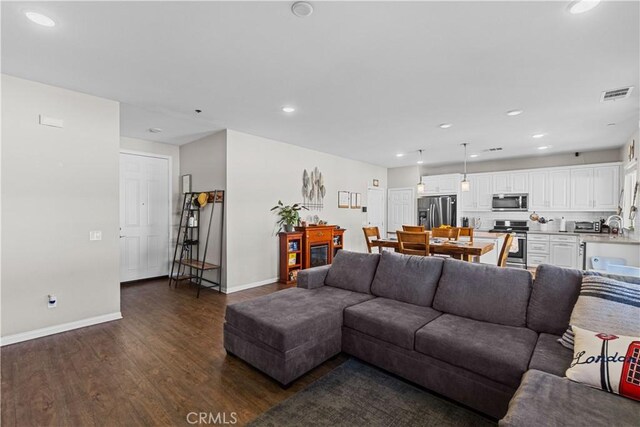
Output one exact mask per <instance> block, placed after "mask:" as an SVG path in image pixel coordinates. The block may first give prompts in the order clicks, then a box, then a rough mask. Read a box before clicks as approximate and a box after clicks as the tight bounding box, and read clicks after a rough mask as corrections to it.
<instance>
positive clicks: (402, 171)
mask: <svg viewBox="0 0 640 427" xmlns="http://www.w3.org/2000/svg"><path fill="white" fill-rule="evenodd" d="M387 173H388V176H387V177H388V179H389V188H403V187H415V186H416V185H417V184H418V183H419V182H420V176H421V175H420V166H418V165H415V166H405V167H400V168H389V169H388V170H387Z"/></svg>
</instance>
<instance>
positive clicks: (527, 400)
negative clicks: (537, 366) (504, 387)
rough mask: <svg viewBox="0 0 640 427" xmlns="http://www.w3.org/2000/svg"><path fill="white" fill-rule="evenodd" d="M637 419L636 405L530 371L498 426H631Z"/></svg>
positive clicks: (546, 374)
mask: <svg viewBox="0 0 640 427" xmlns="http://www.w3.org/2000/svg"><path fill="white" fill-rule="evenodd" d="M639 417H640V405H639V404H638V402H634V401H633V400H630V399H625V398H624V397H620V396H616V395H614V394H609V393H605V392H603V391H601V390H596V389H594V388H591V387H587V386H584V385H582V384H578V383H574V382H572V381H569V380H568V379H566V378H560V377H557V376H555V375H551V374H548V373H546V372H541V371H536V370H533V369H532V370H529V371H527V373H525V374H524V376H523V377H522V384H520V387H519V388H518V391H516V394H515V395H514V396H513V398H512V399H511V402H509V411H508V412H507V415H506V416H505V417H504V418H503V419H502V420H500V423H499V425H500V426H504V427H537V426H541V425H545V426H558V427H560V426H612V425H616V426H633V425H638V418H639Z"/></svg>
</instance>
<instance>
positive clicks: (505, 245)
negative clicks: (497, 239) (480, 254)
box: [498, 234, 513, 267]
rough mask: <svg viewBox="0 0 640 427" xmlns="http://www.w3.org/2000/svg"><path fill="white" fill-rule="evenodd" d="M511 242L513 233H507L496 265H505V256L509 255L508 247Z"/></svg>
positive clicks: (509, 247)
mask: <svg viewBox="0 0 640 427" xmlns="http://www.w3.org/2000/svg"><path fill="white" fill-rule="evenodd" d="M512 243H513V234H507V237H505V238H504V243H503V244H502V249H501V250H500V256H499V257H498V267H506V265H507V258H508V257H509V249H511V244H512Z"/></svg>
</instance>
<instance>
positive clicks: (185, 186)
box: [181, 174, 191, 194]
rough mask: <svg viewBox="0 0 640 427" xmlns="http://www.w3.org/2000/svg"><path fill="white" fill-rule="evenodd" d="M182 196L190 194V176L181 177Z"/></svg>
mask: <svg viewBox="0 0 640 427" xmlns="http://www.w3.org/2000/svg"><path fill="white" fill-rule="evenodd" d="M181 183H182V194H184V193H191V174H187V175H182V181H181Z"/></svg>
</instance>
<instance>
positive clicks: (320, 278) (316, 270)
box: [298, 265, 331, 289]
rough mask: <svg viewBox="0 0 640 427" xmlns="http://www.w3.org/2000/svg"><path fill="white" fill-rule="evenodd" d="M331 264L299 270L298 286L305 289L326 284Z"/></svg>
mask: <svg viewBox="0 0 640 427" xmlns="http://www.w3.org/2000/svg"><path fill="white" fill-rule="evenodd" d="M329 268H331V265H323V266H321V267H313V268H308V269H306V270H300V271H299V272H298V287H299V288H303V289H316V288H319V287H321V286H324V279H325V277H327V273H328V272H329Z"/></svg>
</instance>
